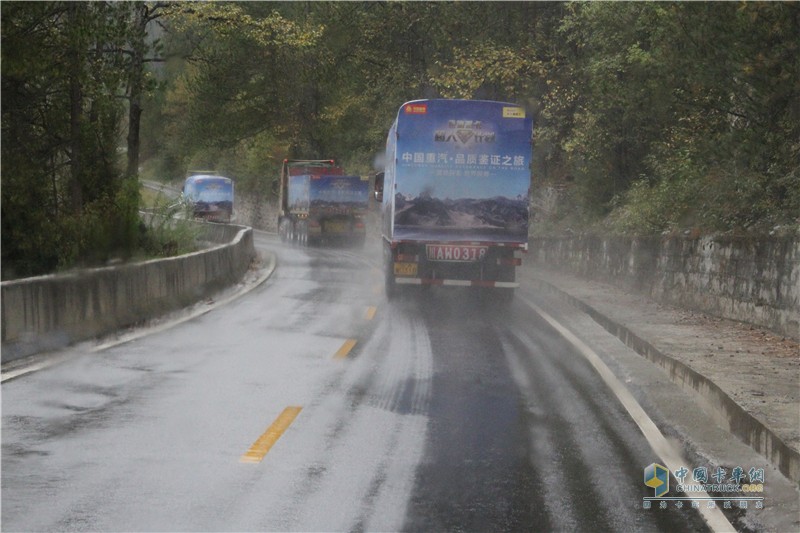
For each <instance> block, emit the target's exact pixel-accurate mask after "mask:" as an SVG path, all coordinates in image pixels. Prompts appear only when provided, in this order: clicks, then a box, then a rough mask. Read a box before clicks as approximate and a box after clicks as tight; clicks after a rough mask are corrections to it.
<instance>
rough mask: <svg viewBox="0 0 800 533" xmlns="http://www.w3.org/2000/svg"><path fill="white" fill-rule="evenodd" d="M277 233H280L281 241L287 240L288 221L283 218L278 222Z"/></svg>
mask: <svg viewBox="0 0 800 533" xmlns="http://www.w3.org/2000/svg"><path fill="white" fill-rule="evenodd" d="M278 235H280V238H281V242H286V241H287V240H289V221H288V220H286V219H285V218H282V219H281V220H280V221H279V222H278Z"/></svg>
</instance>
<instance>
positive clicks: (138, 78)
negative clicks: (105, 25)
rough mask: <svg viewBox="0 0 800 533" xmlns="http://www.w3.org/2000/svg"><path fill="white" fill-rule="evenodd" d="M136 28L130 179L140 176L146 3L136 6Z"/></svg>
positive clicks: (129, 121)
mask: <svg viewBox="0 0 800 533" xmlns="http://www.w3.org/2000/svg"><path fill="white" fill-rule="evenodd" d="M134 16H135V21H134V28H135V31H136V35H135V36H134V42H133V57H132V60H131V71H130V73H131V74H130V100H129V106H128V168H127V169H126V171H125V176H126V177H128V178H131V177H134V176H136V175H138V174H139V144H140V142H139V128H140V125H141V120H142V91H143V85H144V49H145V42H144V39H145V35H146V32H147V23H148V20H149V19H148V13H147V5H146V4H145V3H144V2H141V3H140V4H137V5H136V9H135V10H134Z"/></svg>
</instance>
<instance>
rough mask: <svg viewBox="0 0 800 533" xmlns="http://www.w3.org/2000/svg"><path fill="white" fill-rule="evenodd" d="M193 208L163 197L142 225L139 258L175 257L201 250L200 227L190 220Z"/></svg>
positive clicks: (139, 228) (149, 211)
mask: <svg viewBox="0 0 800 533" xmlns="http://www.w3.org/2000/svg"><path fill="white" fill-rule="evenodd" d="M190 213H191V211H190V208H188V207H187V206H186V205H185V204H183V203H181V202H176V201H175V200H174V199H169V198H166V197H164V196H160V197H158V198H156V199H155V201H154V203H153V205H152V206H151V207H150V208H149V209H148V215H147V216H146V217H145V221H144V222H141V223H139V225H138V231H139V250H138V252H137V255H138V256H139V257H137V258H138V259H153V258H160V257H172V256H175V255H181V254H187V253H191V252H194V251H197V250H198V248H199V246H198V242H199V237H200V226H199V225H198V223H196V222H194V221H193V220H192V219H191V218H190Z"/></svg>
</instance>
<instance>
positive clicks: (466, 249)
mask: <svg viewBox="0 0 800 533" xmlns="http://www.w3.org/2000/svg"><path fill="white" fill-rule="evenodd" d="M426 250H427V254H428V260H429V261H458V262H474V261H480V260H481V259H483V258H484V257H485V256H486V252H487V251H488V248H487V247H486V246H471V245H458V244H428V245H426Z"/></svg>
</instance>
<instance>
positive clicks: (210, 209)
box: [181, 173, 234, 222]
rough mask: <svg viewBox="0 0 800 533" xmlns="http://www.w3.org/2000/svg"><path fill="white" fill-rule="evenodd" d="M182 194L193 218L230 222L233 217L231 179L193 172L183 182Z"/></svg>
mask: <svg viewBox="0 0 800 533" xmlns="http://www.w3.org/2000/svg"><path fill="white" fill-rule="evenodd" d="M181 192H182V196H183V199H184V201H186V203H187V204H188V205H189V208H190V211H191V214H192V216H193V217H194V218H201V219H203V220H208V221H211V222H230V221H231V218H232V217H233V197H234V194H233V192H234V191H233V180H231V179H230V178H226V177H224V176H218V175H216V174H208V173H200V174H193V175H191V176H189V177H188V178H186V181H184V182H183V189H182V191H181Z"/></svg>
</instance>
